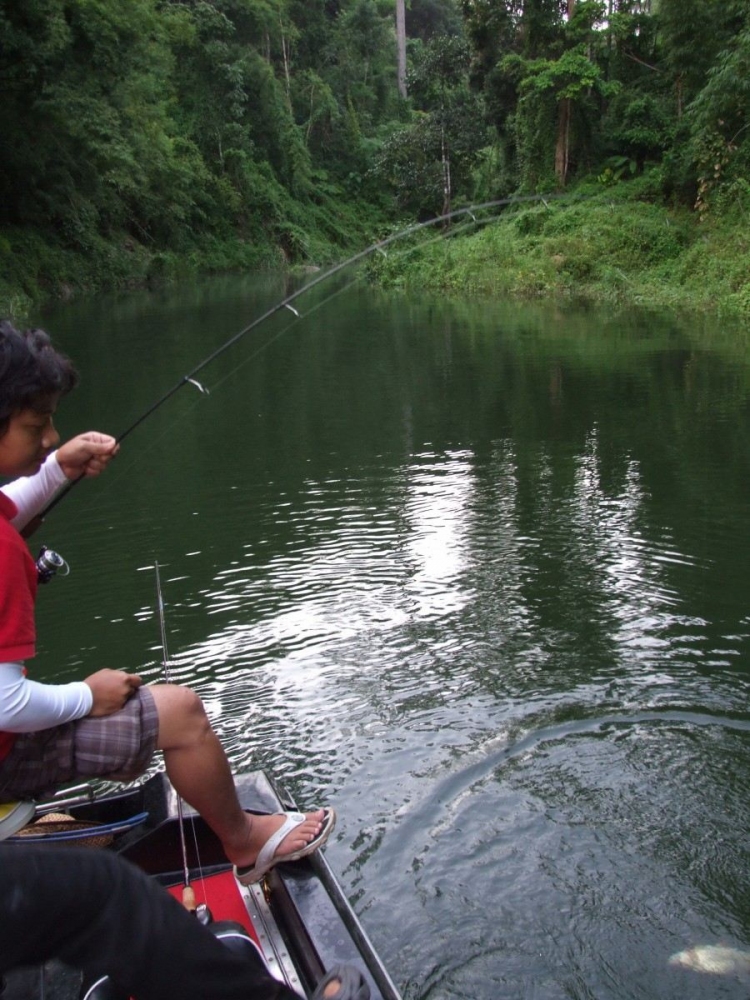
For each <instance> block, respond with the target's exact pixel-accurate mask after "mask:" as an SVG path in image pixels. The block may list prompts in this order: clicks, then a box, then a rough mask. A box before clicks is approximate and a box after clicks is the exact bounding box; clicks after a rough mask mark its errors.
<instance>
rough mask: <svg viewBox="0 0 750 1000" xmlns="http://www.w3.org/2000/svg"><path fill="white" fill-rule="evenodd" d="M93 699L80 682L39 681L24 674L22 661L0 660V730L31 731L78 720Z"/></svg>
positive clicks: (88, 689) (7, 731)
mask: <svg viewBox="0 0 750 1000" xmlns="http://www.w3.org/2000/svg"><path fill="white" fill-rule="evenodd" d="M93 702H94V698H93V695H92V693H91V688H90V687H89V686H88V684H86V683H85V682H84V681H73V683H71V684H39V683H37V682H36V681H30V680H29V679H28V677H26V676H25V675H24V672H23V664H22V663H0V730H2V731H3V732H6V733H35V732H38V731H39V730H40V729H51V728H52V727H53V726H60V725H62V723H63V722H72V721H73V719H82V718H83V717H84V715H88V714H89V712H90V711H91V707H92V705H93Z"/></svg>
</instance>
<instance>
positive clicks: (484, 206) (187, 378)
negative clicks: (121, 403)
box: [24, 194, 570, 534]
mask: <svg viewBox="0 0 750 1000" xmlns="http://www.w3.org/2000/svg"><path fill="white" fill-rule="evenodd" d="M560 198H568V199H570V195H564V194H555V195H538V194H531V195H516V196H514V197H510V198H499V199H497V200H495V201H485V202H482V203H481V204H478V205H469V206H467V207H466V208H457V209H454V210H453V211H451V212H445V213H444V214H443V215H436V216H434V217H433V218H431V219H427V220H426V221H424V222H416V223H414V224H413V225H411V226H407V227H406V228H405V229H400V230H399V231H398V232H397V233H393V234H392V235H391V236H387V237H385V238H384V239H382V240H378V241H377V242H376V243H371V244H370V246H368V247H365V249H364V250H360V251H359V252H358V253H356V254H353V255H352V256H351V257H348V258H347V259H346V260H344V261H341V262H340V263H339V264H335V265H333V267H330V268H328V269H327V270H326V271H323V272H321V273H320V274H318V275H316V276H315V277H314V278H312V279H311V280H310V281H308V282H307V283H306V284H304V285H302V286H301V287H300V288H298V289H297V291H296V292H292V293H291V294H290V295H287V296H286V298H283V299H281V300H280V301H279V302H277V303H276V305H274V306H272V307H271V308H270V309H267V310H266V311H265V312H264V313H262V315H260V316H258V317H257V318H256V319H254V320H253V321H252V322H251V323H248V325H247V326H245V327H243V328H242V329H241V330H240V331H239V332H238V333H235V334H233V335H232V336H231V337H229V339H228V340H225V341H224V343H223V344H220V345H219V347H217V348H216V349H215V350H214V351H212V352H211V353H210V354H208V355H207V356H206V357H205V358H204V359H203V360H202V361H201V362H200V363H199V364H197V365H196V366H195V368H193V369H192V370H191V371H189V372H188V373H187V375H183V376H182V378H181V379H180V380H179V381H178V382H176V383H175V384H174V385H173V386H172V388H171V389H169V390H167V392H165V393H164V394H163V395H162V396H160V397H159V399H157V400H156V401H155V402H154V403H152V404H151V405H150V406H149V407H147V409H145V410H144V411H143V413H142V414H141V415H140V416H139V417H138V418H137V419H136V420H134V421H133V422H132V423H131V424H130V425H129V426H128V427H126V428H125V430H124V431H122V433H121V434H120V435H119V436H118V437H117V438H116V439H115V440H116V442H117V444H120V443H121V442H122V441H124V440H125V438H126V437H129V435H130V434H132V433H133V431H134V430H135V429H136V428H137V427H140V425H141V424H142V423H143V422H144V421H145V420H147V419H148V418H149V417H150V416H151V415H152V414H153V413H155V412H156V411H157V410H158V409H160V407H162V406H163V405H164V403H166V402H167V400H168V399H171V398H172V396H174V395H175V393H176V392H179V390H180V389H182V387H183V386H185V385H188V384H190V385H193V386H195V388H197V389H198V390H199V391H200V392H202V393H204V394H206V395H207V394H208V390H207V389H206V388H205V387H204V386H203V385H201V383H200V382H199V381H198V379H197V376H198V375H199V374H200V373H201V372H202V371H203V369H204V368H207V367H208V366H209V365H210V364H211V362H212V361H215V360H216V359H217V358H218V357H220V356H221V355H222V354H224V353H225V352H226V351H228V350H229V349H230V347H233V346H234V345H235V344H236V343H238V341H240V340H242V338H243V337H245V336H247V334H248V333H250V332H251V331H252V330H255V329H256V328H257V327H259V326H260V325H261V324H262V323H265V322H266V320H269V319H271V317H272V316H275V315H276V313H278V312H281V311H282V310H283V309H287V310H289V311H290V312H291V313H293V314H294V316H295V317H296V318H297V319H300V318H301V315H300V313H299V312H298V311H297V309H296V308H295V307H294V306H293V304H292V303H293V302H295V301H296V300H297V299H298V298H300V297H301V296H302V295H304V294H305V293H306V292H309V291H310V290H311V289H313V288H315V287H316V286H317V285H320V284H321V283H322V282H324V281H327V280H328V279H329V278H332V277H333V276H334V275H335V274H338V273H339V272H340V271H343V270H344V269H345V268H347V267H351V266H352V265H353V264H357V263H359V262H360V261H362V260H364V259H365V258H367V257H369V256H370V255H371V254H374V253H385V249H386V247H388V246H390V245H391V244H393V243H396V242H397V241H399V240H404V239H406V238H407V237H409V236H413V235H414V234H415V233H418V232H420V231H421V230H423V229H428V228H429V227H431V226H439V225H440V224H441V223H446V222H450V221H452V220H453V219H458V218H461V217H463V216H468V217H469V219H471V220H472V222H473V223H475V224H476V225H480V224H481V221H492V219H494V218H495V216H494V215H493V216H492V217H491V219H490V220H479V219H477V218H476V213H479V212H486V211H489V210H491V209H503V208H507V207H508V206H509V205H517V204H523V203H524V202H527V203H528V202H542V203H543V204H546V203H547V202H548V201H554V200H558V199H560ZM84 478H85V473H82V474H81V475H80V476H79V477H78V478H77V479H73V480H71V481H70V482H69V483H68V484H67V485H66V486H65V487H64V488H63V489H62V490H61V491H60V492H59V493H58V494H57V496H56V497H54V498H53V499H52V500H51V501H50V503H48V504H47V506H46V507H45V508H44V510H42V511H41V513H40V514H39V515H38V516H37V517H36V518H34V521H33V522H32V524H30V525H29V528H30V529H31V530H30V531H29V532H28V534H31V533H32V531H33V530H34V529H35V528H36V526H38V525H39V524H40V523H41V521H43V520H44V518H45V517H46V516H47V514H49V513H50V511H52V510H54V508H55V507H56V506H57V505H58V504H59V503H60V502H61V501H62V500H63V499H64V498H65V497H66V496H67V495H68V494H69V493H70V491H71V490H72V489H73V487H74V486H75V485H76V484H77V483H79V482H80V481H81V479H84ZM24 533H25V534H26V532H24Z"/></svg>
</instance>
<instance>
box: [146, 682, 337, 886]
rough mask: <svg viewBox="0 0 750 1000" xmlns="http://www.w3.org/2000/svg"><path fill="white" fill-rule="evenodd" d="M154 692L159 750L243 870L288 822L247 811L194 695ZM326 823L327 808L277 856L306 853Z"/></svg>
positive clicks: (166, 689) (181, 789)
mask: <svg viewBox="0 0 750 1000" xmlns="http://www.w3.org/2000/svg"><path fill="white" fill-rule="evenodd" d="M149 690H150V691H151V693H152V694H153V696H154V700H155V701H156V707H157V710H158V713H159V737H158V741H157V747H158V748H159V749H160V750H163V751H164V761H165V764H166V769H167V775H168V776H169V780H170V781H171V782H172V784H173V785H174V788H175V790H176V791H177V793H178V794H179V795H181V796H182V798H183V799H185V801H186V802H187V803H189V804H190V805H191V806H192V807H193V809H196V810H197V811H198V812H199V813H200V814H201V816H202V817H203V818H204V819H205V821H206V822H207V823H208V825H209V826H210V827H211V829H212V830H213V831H214V833H215V834H216V835H217V836H218V838H219V839H220V840H221V842H222V845H223V847H224V851H225V853H226V855H227V858H228V859H229V860H230V861H231V862H233V864H235V865H237V866H238V867H244V866H245V865H252V864H253V863H254V862H255V859H256V857H257V855H258V852H259V851H260V849H261V847H262V846H263V844H265V842H266V841H267V840H268V838H269V837H270V836H271V835H272V834H273V833H275V831H276V830H277V829H278V828H279V827H280V826H281V825H282V823H283V822H284V821H283V819H282V818H281V817H280V816H250V815H249V814H248V813H246V812H244V811H243V809H242V806H241V805H240V803H239V799H238V798H237V792H236V790H235V787H234V779H233V777H232V772H231V770H230V767H229V761H228V760H227V757H226V754H225V753H224V749H223V747H222V745H221V743H220V742H219V739H218V737H217V736H216V733H214V731H213V729H212V728H211V724H210V722H209V721H208V717H207V716H206V712H205V709H204V707H203V702H202V701H201V700H200V698H199V697H198V695H197V694H195V692H194V691H191V690H190V689H189V688H184V687H178V686H177V685H173V684H156V685H153V686H150V687H149ZM323 818H324V813H323V810H322V809H320V810H318V811H317V812H314V813H308V814H307V820H306V822H305V823H303V824H301V826H298V827H297V828H296V829H294V830H293V831H292V832H291V833H290V834H289V835H288V836H287V837H285V838H284V840H282V841H281V843H280V844H279V846H278V847H277V849H276V853H277V854H288V853H289V852H291V851H298V850H301V849H302V848H303V847H305V845H306V844H309V843H310V841H311V840H314V839H315V837H317V835H318V834H319V833H320V831H321V828H322V821H323Z"/></svg>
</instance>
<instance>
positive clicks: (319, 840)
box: [234, 809, 336, 885]
mask: <svg viewBox="0 0 750 1000" xmlns="http://www.w3.org/2000/svg"><path fill="white" fill-rule="evenodd" d="M274 815H276V816H284V817H285V819H284V822H283V823H282V824H281V826H280V827H279V829H278V830H277V831H276V832H275V833H272V834H271V836H270V837H269V838H268V840H267V841H266V842H265V844H264V845H263V847H261V849H260V851H258V857H257V858H256V859H255V864H254V865H247V866H246V867H244V868H237V867H235V869H234V874H235V877H236V878H237V880H238V881H239V882H240V883H241V884H242V885H254V884H255V883H256V882H260V880H261V879H262V878H263V876H264V875H265V874H266V873H267V872H270V870H271V869H272V868H274V867H275V866H276V865H279V864H282V863H283V862H284V861H299V859H300V858H306V857H307V856H308V854H313V853H314V852H315V851H317V850H318V848H319V847H322V846H323V844H325V842H326V841H327V840H328V838H329V836H330V835H331V831H332V830H333V828H334V826H335V825H336V813H335V812H334V811H333V809H325V816H324V817H323V826H322V829H321V831H320V833H319V834H318V835H317V837H315V838H313V840H311V841H310V842H309V843H308V844H305V846H304V847H301V848H300V849H299V850H298V851H290V852H289V853H288V854H276V853H275V851H276V848H277V847H278V846H279V844H280V843H281V841H282V840H283V839H284V838H285V837H287V836H288V835H289V834H290V833H291V832H292V830H296V828H297V827H298V826H302V824H303V823H304V822H305V821H306V820H307V816H305V815H304V813H298V812H288V813H274Z"/></svg>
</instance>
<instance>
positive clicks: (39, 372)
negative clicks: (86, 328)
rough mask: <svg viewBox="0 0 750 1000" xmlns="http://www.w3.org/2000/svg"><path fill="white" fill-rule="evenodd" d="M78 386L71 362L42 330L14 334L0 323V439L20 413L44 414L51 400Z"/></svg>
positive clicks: (8, 325)
mask: <svg viewBox="0 0 750 1000" xmlns="http://www.w3.org/2000/svg"><path fill="white" fill-rule="evenodd" d="M77 382H78V372H77V371H76V370H75V368H74V367H73V363H72V361H70V359H69V358H66V357H65V355H64V354H60V353H59V352H58V351H56V350H55V348H54V347H53V346H52V342H51V341H50V339H49V337H48V335H47V334H46V333H45V332H44V330H24V331H23V332H21V331H20V330H16V328H15V327H14V326H13V324H12V323H10V322H9V321H8V320H5V319H4V320H0V435H2V434H4V433H5V431H6V430H7V429H8V424H9V423H10V418H11V417H12V416H13V415H14V414H15V413H18V412H20V411H21V410H27V409H29V410H35V409H39V410H44V408H45V404H47V403H48V402H49V400H50V397H51V396H57V395H65V393H66V392H70V390H71V389H72V388H73V387H74V386H75V385H76V383H77Z"/></svg>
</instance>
